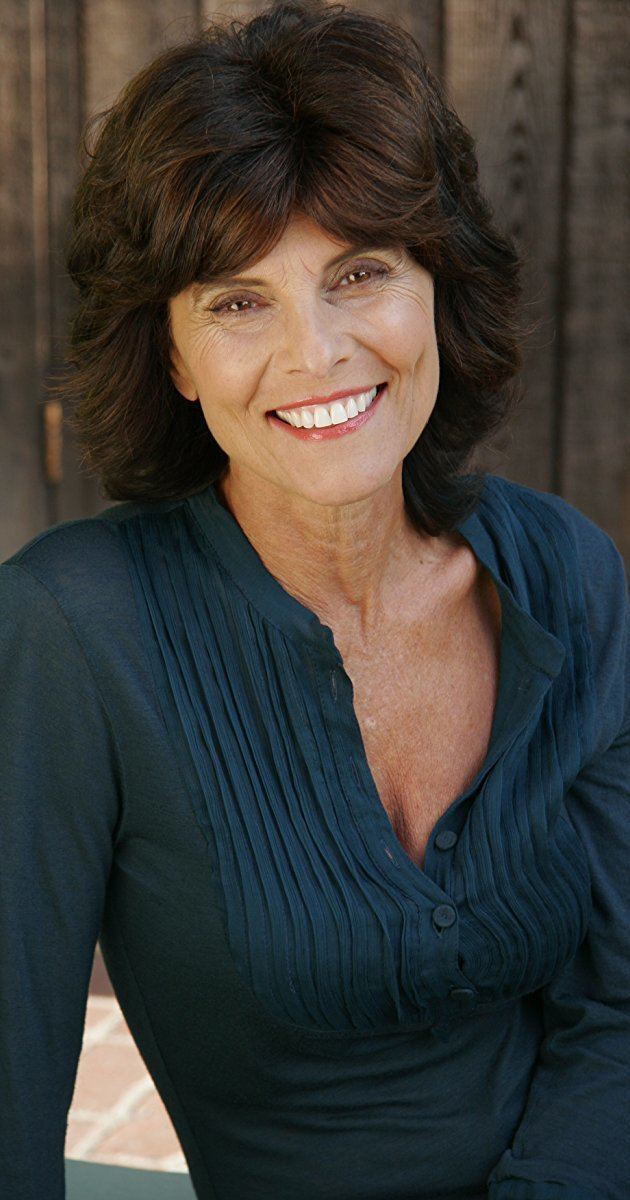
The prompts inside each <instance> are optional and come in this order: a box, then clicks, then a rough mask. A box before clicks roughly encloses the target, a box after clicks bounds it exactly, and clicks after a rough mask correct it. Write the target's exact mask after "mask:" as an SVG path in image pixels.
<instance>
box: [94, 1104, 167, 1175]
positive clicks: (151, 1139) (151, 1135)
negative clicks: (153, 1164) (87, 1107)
mask: <svg viewBox="0 0 630 1200" xmlns="http://www.w3.org/2000/svg"><path fill="white" fill-rule="evenodd" d="M94 1153H95V1154H96V1153H98V1156H99V1158H102V1157H103V1156H104V1155H106V1156H107V1157H108V1159H111V1161H112V1162H113V1161H115V1156H116V1155H117V1154H130V1155H137V1156H140V1157H142V1158H148V1159H161V1158H165V1157H166V1155H167V1154H169V1155H171V1154H181V1147H180V1144H179V1140H178V1138H177V1135H176V1133H175V1130H174V1129H173V1126H172V1124H171V1121H170V1117H169V1115H168V1113H167V1111H166V1109H165V1107H164V1105H163V1103H162V1101H161V1099H160V1097H159V1096H158V1094H157V1092H153V1093H152V1094H151V1095H150V1096H147V1097H146V1099H145V1100H144V1101H143V1102H142V1104H140V1105H139V1106H138V1108H137V1110H136V1112H135V1113H134V1114H133V1116H132V1117H130V1118H129V1119H128V1120H127V1121H125V1122H124V1124H122V1125H120V1126H119V1127H118V1129H114V1130H112V1131H111V1133H109V1134H107V1136H106V1137H104V1138H103V1140H102V1142H99V1144H98V1147H95V1150H94Z"/></svg>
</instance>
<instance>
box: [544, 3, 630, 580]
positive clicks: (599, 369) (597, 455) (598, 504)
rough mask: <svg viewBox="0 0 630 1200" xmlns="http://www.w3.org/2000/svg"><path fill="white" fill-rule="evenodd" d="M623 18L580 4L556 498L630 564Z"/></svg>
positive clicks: (628, 142) (628, 109) (629, 140)
mask: <svg viewBox="0 0 630 1200" xmlns="http://www.w3.org/2000/svg"><path fill="white" fill-rule="evenodd" d="M629 34H630V9H629V7H628V5H627V4H626V3H619V0H577V3H576V5H575V25H574V29H573V36H572V55H571V128H570V141H569V152H568V167H567V178H568V189H567V208H566V212H565V213H564V214H563V216H564V221H565V222H566V228H567V281H566V295H565V304H566V308H565V312H564V321H565V331H564V345H563V349H564V380H563V382H564V394H563V403H562V439H561V460H560V480H559V490H560V491H561V493H562V495H564V496H566V498H567V500H569V501H570V502H571V503H573V504H577V505H578V507H579V508H581V509H582V510H583V511H584V512H586V513H587V514H588V515H589V516H590V517H592V519H593V520H594V521H596V522H597V523H598V524H600V525H602V526H603V527H604V528H605V529H606V530H607V531H608V532H609V533H610V535H611V536H612V537H613V538H614V539H615V541H616V542H617V545H618V546H619V548H620V550H621V551H622V553H623V554H624V556H625V560H626V563H627V564H630V401H629V398H628V393H629V387H628V381H629V378H630V319H629V313H630V284H629V265H630V222H629V220H628V217H629V215H630V54H629V52H628V41H629Z"/></svg>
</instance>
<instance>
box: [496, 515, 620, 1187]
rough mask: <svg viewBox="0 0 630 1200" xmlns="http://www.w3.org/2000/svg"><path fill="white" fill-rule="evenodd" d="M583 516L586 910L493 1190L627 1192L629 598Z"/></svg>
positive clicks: (553, 987)
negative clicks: (593, 704)
mask: <svg viewBox="0 0 630 1200" xmlns="http://www.w3.org/2000/svg"><path fill="white" fill-rule="evenodd" d="M578 516H579V514H578ZM584 522H585V518H584V517H581V531H580V532H581V537H580V541H579V546H580V553H581V555H582V556H583V578H584V590H585V595H586V600H587V607H588V609H589V613H590V617H589V623H590V631H591V640H592V645H593V652H594V658H593V662H594V665H595V667H596V671H595V681H596V688H597V697H598V713H599V727H600V729H601V728H604V729H606V731H607V732H606V735H605V739H604V740H605V741H606V742H608V744H604V745H602V744H601V741H600V744H598V747H597V750H596V752H595V753H594V754H593V755H592V756H591V757H590V759H589V761H588V762H587V764H586V765H585V766H584V767H583V769H582V770H581V771H580V773H579V775H578V777H577V779H576V780H575V782H574V784H573V786H572V787H571V789H570V790H569V791H568V793H567V795H566V810H567V813H568V816H569V818H570V820H571V821H572V822H573V824H574V826H575V828H576V829H577V831H578V833H579V835H580V838H581V840H582V842H583V845H584V847H585V851H586V854H587V857H588V861H589V865H590V871H591V882H592V898H593V911H592V916H591V920H590V922H589V928H588V931H587V934H586V937H585V938H584V940H583V942H582V944H581V946H580V947H579V949H578V952H577V954H576V955H575V957H574V958H573V959H572V960H571V962H570V963H568V964H567V965H566V966H565V968H564V969H563V970H561V971H560V972H559V973H558V974H557V975H556V976H555V977H554V978H553V979H552V980H551V981H550V982H549V983H548V984H547V985H546V987H544V988H543V989H542V991H541V999H542V1004H543V1014H544V1021H545V1036H544V1038H543V1041H542V1044H541V1047H540V1053H539V1059H538V1063H537V1066H536V1070H535V1073H534V1076H533V1080H532V1083H531V1086H530V1090H529V1095H528V1099H527V1104H526V1106H525V1109H524V1112H523V1115H522V1118H521V1121H520V1124H519V1127H518V1130H517V1132H516V1134H515V1136H514V1139H513V1143H512V1146H511V1148H510V1149H508V1150H506V1151H505V1153H504V1154H503V1155H502V1156H501V1158H500V1159H499V1162H498V1163H497V1165H496V1167H495V1168H494V1170H493V1171H492V1172H491V1174H490V1176H489V1177H488V1196H489V1200H628V1197H630V883H629V881H630V675H629V672H630V662H629V658H628V655H629V650H630V643H629V637H628V626H629V612H630V605H629V603H628V585H627V578H626V573H625V568H624V564H623V560H622V559H621V555H620V554H619V552H618V550H617V549H616V547H615V545H614V543H613V542H612V541H611V539H609V538H608V537H607V535H605V534H603V532H602V531H601V530H599V529H597V527H596V526H594V525H592V523H590V522H589V523H588V525H587V524H585V523H584ZM614 730H615V731H616V732H614V734H613V732H612V731H614Z"/></svg>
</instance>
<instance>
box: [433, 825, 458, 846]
mask: <svg viewBox="0 0 630 1200" xmlns="http://www.w3.org/2000/svg"><path fill="white" fill-rule="evenodd" d="M456 841H457V834H456V833H454V832H453V830H452V829H442V830H441V832H440V833H438V834H437V835H436V838H435V845H436V846H437V848H438V850H450V849H451V846H454V845H455V842H456Z"/></svg>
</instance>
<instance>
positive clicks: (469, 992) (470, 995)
mask: <svg viewBox="0 0 630 1200" xmlns="http://www.w3.org/2000/svg"><path fill="white" fill-rule="evenodd" d="M449 995H450V996H452V998H453V1000H461V1001H462V1003H465V1002H466V1001H467V1000H473V999H474V996H475V991H474V988H465V987H456V988H451V990H450V992H449Z"/></svg>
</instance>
